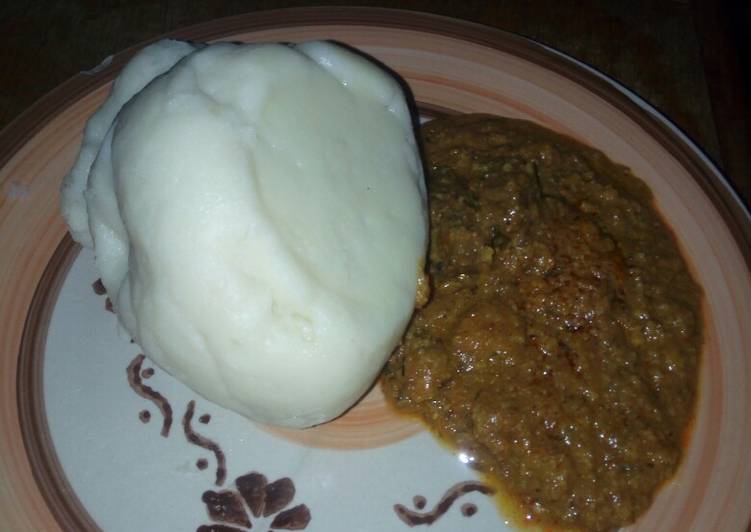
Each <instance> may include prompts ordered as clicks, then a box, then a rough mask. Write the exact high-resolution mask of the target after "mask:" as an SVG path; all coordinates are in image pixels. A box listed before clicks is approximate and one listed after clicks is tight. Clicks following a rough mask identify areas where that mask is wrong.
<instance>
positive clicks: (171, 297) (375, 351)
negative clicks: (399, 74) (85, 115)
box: [62, 41, 427, 427]
mask: <svg viewBox="0 0 751 532" xmlns="http://www.w3.org/2000/svg"><path fill="white" fill-rule="evenodd" d="M62 198H63V200H62V205H63V214H64V215H65V218H66V220H67V222H68V224H69V227H70V229H71V233H72V234H73V236H74V238H75V239H76V240H78V241H79V242H81V243H82V244H84V245H86V246H90V247H93V250H94V252H95V255H96V265H97V267H98V269H99V271H100V273H101V279H102V282H103V284H104V286H105V287H106V290H107V294H108V296H109V298H110V299H111V301H112V304H113V307H114V309H115V311H116V313H117V315H118V318H119V321H120V323H121V324H122V326H123V327H124V328H125V330H126V331H127V333H128V334H129V335H130V336H131V337H132V338H133V339H134V340H135V341H136V342H137V343H138V344H139V345H140V346H141V347H142V348H143V350H144V352H145V353H146V355H148V356H149V357H150V358H151V359H152V360H153V361H154V362H156V363H157V364H159V365H160V366H161V367H163V368H164V369H165V370H167V371H168V372H170V373H171V374H172V375H174V376H175V377H177V378H178V379H180V380H181V381H182V382H184V383H185V384H187V385H188V386H190V387H191V388H192V389H194V390H195V391H197V392H198V393H200V394H202V395H203V396H204V397H206V398H207V399H210V400H212V401H214V402H216V403H219V404H221V405H223V406H225V407H228V408H230V409H233V410H236V411H237V412H240V413H241V414H244V415H246V416H248V417H250V418H252V419H255V420H259V421H262V422H266V423H271V424H277V425H285V426H291V427H306V426H310V425H315V424H318V423H321V422H324V421H327V420H329V419H332V418H334V417H336V416H337V415H339V414H341V413H342V412H343V411H344V410H345V409H347V408H348V407H349V406H351V405H352V404H353V403H354V402H355V401H356V400H357V399H358V398H359V397H360V396H361V395H362V394H363V393H364V392H365V391H366V390H367V389H368V387H369V386H370V385H371V384H372V382H373V380H374V379H375V378H376V377H377V375H378V372H379V371H380V370H381V368H382V366H383V363H384V362H385V360H386V359H387V358H388V356H389V354H390V353H391V351H392V350H393V348H394V347H395V345H396V344H397V342H398V341H399V338H400V337H401V335H402V332H403V331H404V328H405V326H406V324H407V321H408V319H409V318H410V316H411V314H412V311H413V308H414V305H415V299H416V295H417V284H418V277H419V276H420V274H421V271H422V265H423V261H424V254H425V248H426V243H427V210H426V205H425V188H424V182H423V173H422V166H421V163H420V159H419V155H418V152H417V149H416V143H415V138H414V133H413V127H412V118H411V114H410V110H409V108H408V103H407V100H406V97H405V94H404V91H403V90H402V88H401V86H400V85H399V83H398V82H397V81H396V80H395V78H394V77H393V76H392V75H391V74H389V73H387V72H386V71H384V70H383V69H382V68H381V67H379V66H377V65H376V64H375V63H373V62H371V61H370V60H368V59H365V58H364V57H362V56H361V55H359V54H358V53H356V52H353V51H350V50H348V49H346V48H344V47H341V46H339V45H336V44H333V43H329V42H306V43H301V44H289V45H287V44H230V43H220V44H212V45H193V44H188V43H180V42H175V41H161V42H159V43H156V44H154V45H152V46H150V47H148V48H146V49H144V50H143V51H142V52H141V53H140V54H139V55H137V56H136V57H135V58H134V59H133V60H132V61H131V62H130V64H129V65H128V66H127V67H126V68H125V70H124V71H123V73H122V75H121V76H120V77H119V78H118V80H117V81H116V82H115V85H114V87H113V90H112V93H111V95H110V97H109V99H108V100H107V102H106V103H105V104H104V105H103V106H102V108H101V109H100V110H99V111H98V112H97V114H95V115H94V116H93V117H92V119H91V121H90V122H89V124H88V126H87V128H86V132H85V136H84V140H83V147H82V150H81V154H80V156H79V158H78V161H77V162H76V164H75V166H74V167H73V169H72V171H71V173H70V175H68V176H67V177H66V178H65V182H64V184H63V188H62Z"/></svg>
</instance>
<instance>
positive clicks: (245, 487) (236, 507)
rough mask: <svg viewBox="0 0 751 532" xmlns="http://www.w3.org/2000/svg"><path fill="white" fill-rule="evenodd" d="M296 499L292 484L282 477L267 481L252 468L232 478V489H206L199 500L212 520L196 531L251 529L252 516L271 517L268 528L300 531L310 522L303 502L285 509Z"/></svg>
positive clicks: (220, 531) (238, 531) (308, 511)
mask: <svg viewBox="0 0 751 532" xmlns="http://www.w3.org/2000/svg"><path fill="white" fill-rule="evenodd" d="M294 498H295V484H294V482H292V480H291V479H290V478H287V477H284V478H280V479H278V480H275V481H274V482H271V483H269V482H268V480H267V479H266V477H265V476H264V475H262V474H261V473H258V472H255V471H252V472H250V473H248V474H245V475H241V476H239V477H237V478H236V479H235V489H234V490H223V491H219V492H216V491H212V490H208V491H205V492H204V494H203V496H202V497H201V499H202V500H203V502H204V504H206V511H207V513H208V516H209V519H211V520H212V521H213V523H211V524H208V525H201V526H199V527H198V528H197V529H196V532H244V531H245V530H249V529H251V528H253V523H252V520H251V518H253V519H256V520H257V521H258V520H262V519H264V518H265V519H266V520H268V519H271V523H270V524H267V525H266V526H267V527H268V528H269V529H270V530H303V529H304V528H306V527H307V526H308V523H310V519H311V515H310V510H309V509H308V507H307V506H306V505H304V504H298V505H297V506H293V507H292V508H289V509H286V508H287V506H289V505H290V504H291V503H292V500H293V499H294Z"/></svg>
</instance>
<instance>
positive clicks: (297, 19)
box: [0, 7, 751, 526]
mask: <svg viewBox="0 0 751 532" xmlns="http://www.w3.org/2000/svg"><path fill="white" fill-rule="evenodd" d="M394 17H396V18H394ZM337 23H341V24H343V25H346V26H368V27H384V28H389V29H405V30H413V31H419V32H423V33H432V34H438V35H441V36H443V37H447V36H448V37H454V38H457V39H461V40H464V41H467V42H472V43H474V44H479V45H482V46H486V47H488V48H491V49H493V50H497V51H502V52H507V53H512V54H513V55H515V56H517V57H520V58H522V59H524V60H527V61H530V62H532V63H534V64H536V65H538V66H542V67H543V68H545V69H547V70H550V71H553V72H555V73H558V74H561V75H562V76H564V77H566V78H568V79H571V80H573V81H574V82H575V83H577V84H579V85H581V86H583V87H584V88H585V89H587V90H588V91H590V92H592V93H594V94H595V95H596V96H598V97H600V98H602V99H603V100H604V101H606V102H608V103H611V104H613V105H614V106H615V107H616V108H617V109H618V110H619V111H620V112H621V113H623V114H624V115H625V116H627V117H629V118H631V119H632V120H633V121H634V122H636V124H637V125H638V126H639V127H640V129H643V130H644V131H645V134H647V135H648V136H650V137H652V138H653V139H655V140H656V141H657V142H658V143H659V144H660V145H661V146H662V147H663V148H665V149H666V150H667V151H668V152H669V153H671V154H672V155H673V156H674V157H676V158H678V155H680V156H681V157H680V158H678V162H679V164H680V165H681V166H683V167H684V168H686V170H687V172H688V173H689V174H690V175H691V176H692V178H693V179H694V180H695V181H696V182H697V184H698V185H699V186H700V187H701V188H702V191H703V192H704V194H705V195H706V196H707V197H708V199H709V200H710V202H711V203H712V205H713V206H714V207H715V208H716V209H717V210H718V212H719V213H720V215H721V217H722V219H723V221H724V223H725V224H726V226H727V227H728V229H729V230H730V232H731V234H732V237H733V240H734V242H735V244H736V245H737V246H738V248H739V251H740V252H741V255H742V256H743V258H744V260H745V263H746V267H747V269H749V270H751V211H749V209H748V207H747V206H746V205H745V204H744V203H743V201H742V200H741V198H740V196H739V195H738V194H737V193H736V192H735V191H734V190H733V187H732V184H731V183H730V181H729V180H728V179H727V177H725V176H724V174H723V173H722V172H720V170H719V169H718V168H717V167H716V165H714V163H713V162H712V161H711V159H709V158H708V156H707V155H706V154H705V153H704V152H703V151H702V150H701V148H699V147H698V146H697V145H696V144H695V143H694V142H693V141H692V140H691V139H690V137H688V136H687V135H686V134H685V133H684V132H682V131H681V130H680V128H678V127H677V126H676V125H675V124H674V123H672V122H671V121H670V119H669V118H667V117H666V116H665V115H663V114H662V113H661V112H660V111H659V110H657V109H656V108H654V107H653V106H652V105H651V104H649V103H647V102H645V101H644V100H642V99H641V98H640V97H639V96H638V95H636V94H635V93H633V92H632V91H630V90H629V89H628V88H626V87H624V86H623V85H621V84H620V83H619V82H617V81H615V80H613V79H612V78H610V77H608V76H606V75H605V74H603V73H601V72H599V71H597V70H596V69H593V68H592V67H591V66H589V65H586V64H584V63H582V62H581V61H578V60H576V59H575V58H573V57H571V56H568V55H567V54H565V53H563V52H560V51H558V50H555V49H553V48H551V47H548V46H546V45H543V44H541V43H538V42H536V41H534V40H531V39H528V38H526V37H523V36H520V35H517V34H514V33H510V32H507V31H504V30H500V29H496V28H491V27H488V26H484V25H481V24H477V23H473V22H469V21H464V20H460V19H454V18H450V17H445V16H440V15H434V14H431V13H424V12H416V11H408V10H399V9H387V8H369V7H347V8H341V7H305V8H288V9H278V10H270V11H262V12H252V13H246V14H241V15H234V16H230V17H224V18H220V19H215V20H212V21H208V22H203V23H199V24H196V25H193V26H188V27H185V28H182V29H178V30H175V31H172V32H169V33H166V34H164V35H160V36H158V37H155V38H153V39H149V40H147V41H143V42H141V43H139V44H136V45H134V46H131V47H129V48H127V49H126V50H123V51H122V52H118V53H116V54H114V55H113V56H112V61H111V62H110V63H109V64H108V65H107V66H106V67H104V68H103V69H101V70H100V71H99V72H97V73H95V74H88V73H79V74H76V75H75V76H73V77H72V78H70V79H69V80H67V81H65V82H63V83H62V84H60V85H58V86H57V87H56V88H54V89H52V90H51V91H50V92H48V93H47V94H46V95H44V96H43V97H42V98H40V99H39V100H37V102H36V103H35V104H33V105H32V106H31V107H29V108H28V109H27V110H26V111H24V112H23V113H22V114H21V115H20V116H18V117H17V118H16V119H14V120H13V121H12V122H11V123H10V124H8V126H6V127H5V128H4V129H3V130H2V131H0V168H1V167H3V166H5V164H6V163H7V162H8V161H9V160H10V159H11V158H12V157H13V156H14V155H15V153H17V152H18V151H19V150H20V149H21V148H22V147H23V146H24V145H25V144H26V143H27V142H28V141H29V140H30V139H31V138H33V137H34V135H35V134H36V133H37V132H38V131H40V130H41V129H43V128H44V126H45V125H47V124H48V123H49V122H50V121H52V120H54V118H55V117H56V116H57V115H58V114H59V113H60V112H61V111H62V110H63V109H65V108H67V106H68V105H70V104H71V103H74V102H75V101H77V100H78V99H80V98H81V97H83V96H85V95H87V94H89V93H90V92H92V91H94V90H97V89H99V88H101V87H102V86H103V85H105V84H106V83H108V82H110V81H111V80H112V79H114V77H115V76H116V75H117V73H118V72H119V71H120V69H121V68H122V66H124V64H125V63H126V62H127V61H128V60H129V59H130V57H132V56H133V55H134V54H135V53H136V52H137V51H138V50H139V49H141V48H142V47H143V46H146V45H148V44H149V43H151V42H154V41H156V40H158V39H161V38H165V37H168V38H189V39H192V40H207V41H209V40H216V39H221V38H222V37H226V36H230V35H232V34H237V33H248V32H253V31H261V30H264V29H280V28H290V27H295V26H303V25H304V26H320V25H332V24H337ZM520 51H522V52H523V51H526V52H528V53H519V52H520ZM551 55H555V56H556V60H554V61H551ZM546 59H547V60H546ZM552 67H557V68H552ZM574 73H576V74H580V75H581V77H579V76H573V75H572V74H574ZM635 115H636V116H635ZM699 177H701V178H702V179H699ZM65 238H69V237H68V236H66V237H65ZM64 243H65V239H63V241H61V242H60V244H59V246H58V248H57V249H56V251H55V256H56V255H57V254H58V251H59V249H60V248H62V247H64V246H63V244H64ZM75 255H76V254H73V256H75ZM53 262H54V261H53V260H52V259H51V260H50V261H49V262H48V264H47V266H46V268H45V275H46V272H47V268H49V267H50V264H52V263H53ZM43 278H44V276H43V277H42V278H40V280H39V281H38V283H37V287H36V290H35V295H34V298H33V299H32V303H31V305H30V306H29V308H28V309H26V312H25V316H26V322H25V324H24V330H23V338H25V337H26V335H27V323H28V320H29V316H30V315H31V312H32V309H33V305H34V301H36V300H37V297H36V294H37V291H39V289H40V287H41V286H42V282H43ZM47 297H49V296H46V297H44V298H43V299H47ZM45 330H46V328H45ZM23 343H24V342H22V346H23ZM17 354H20V350H19V352H18V353H17ZM20 378H21V376H20V370H19V373H18V374H17V379H20ZM16 391H18V388H17V390H16ZM24 446H26V442H25V441H24ZM27 459H28V454H27ZM36 485H37V487H39V482H36ZM45 500H46V497H45ZM749 513H751V510H750V511H749ZM53 516H54V517H55V519H56V521H57V523H58V525H60V526H64V525H65V523H62V522H61V521H60V519H59V515H58V514H57V513H54V512H53ZM747 517H748V516H747Z"/></svg>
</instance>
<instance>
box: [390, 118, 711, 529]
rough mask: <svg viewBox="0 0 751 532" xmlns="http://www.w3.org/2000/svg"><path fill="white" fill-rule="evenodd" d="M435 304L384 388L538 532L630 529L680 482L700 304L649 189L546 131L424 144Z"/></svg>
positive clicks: (462, 133) (455, 121)
mask: <svg viewBox="0 0 751 532" xmlns="http://www.w3.org/2000/svg"><path fill="white" fill-rule="evenodd" d="M423 141H424V149H425V156H426V162H427V169H428V188H429V197H430V219H431V241H430V242H431V244H430V256H429V264H428V269H429V273H430V276H431V282H432V295H431V300H430V302H429V303H428V304H427V305H426V306H425V307H423V308H422V309H420V310H419V311H417V313H416V314H415V316H414V318H413V320H412V323H411V325H410V327H409V329H408V331H407V333H406V336H405V338H404V341H403V345H401V347H400V348H399V349H398V350H397V351H396V353H395V354H394V355H393V357H392V358H391V359H390V361H389V362H388V364H387V366H386V368H385V370H384V380H383V384H384V389H385V390H386V395H387V396H389V397H390V398H391V399H392V400H393V401H394V403H395V405H396V406H397V407H398V408H399V409H401V410H402V411H405V412H408V413H411V414H415V415H418V416H420V417H421V418H422V419H423V420H424V421H425V422H426V423H427V424H428V426H429V427H430V428H431V429H432V430H433V431H434V432H436V433H437V434H438V435H439V436H440V437H441V438H442V439H443V440H445V441H446V442H448V443H449V444H450V445H451V446H453V447H455V448H456V449H461V450H462V451H463V452H465V453H466V454H467V455H469V456H471V457H472V458H473V459H474V461H473V465H474V466H476V467H477V468H478V469H479V470H480V471H482V472H484V473H485V474H486V475H487V477H488V478H489V479H492V481H493V482H496V483H497V484H498V485H499V486H500V487H501V488H502V490H503V491H504V492H505V493H507V494H508V495H510V497H511V498H512V500H514V501H517V502H518V503H519V505H520V507H521V512H522V513H521V515H522V516H523V518H524V519H527V520H529V521H531V522H534V523H537V524H540V525H545V526H551V525H552V526H558V527H561V528H573V529H586V530H610V529H613V528H617V527H619V526H622V525H626V524H628V523H631V522H633V521H634V520H635V519H636V518H637V517H638V516H639V515H640V514H641V513H642V512H644V511H645V510H646V509H647V507H648V506H649V505H650V503H651V501H652V498H653V496H654V495H655V492H656V490H657V489H658V488H659V487H660V485H661V484H662V483H663V482H664V481H665V480H666V479H668V478H669V477H670V476H671V475H672V474H673V473H674V472H675V470H676V468H677V467H678V464H679V462H680V460H681V454H682V446H683V445H682V444H683V439H684V433H685V432H686V430H687V426H688V424H689V422H690V420H691V417H692V414H693V410H694V402H695V397H696V394H697V373H698V366H699V358H700V353H701V347H702V316H701V297H702V296H701V290H700V288H699V287H698V286H697V285H696V283H695V282H694V281H693V280H692V278H691V275H690V273H689V270H688V267H687V266H686V263H685V261H684V260H683V258H682V257H681V254H680V252H679V250H678V247H677V245H676V242H675V239H674V237H673V235H672V234H671V232H670V229H669V228H668V227H667V226H666V224H665V223H664V222H663V221H662V219H661V218H660V216H659V214H658V213H657V212H656V210H655V208H654V207H653V201H652V195H651V192H650V190H649V188H648V187H647V186H646V185H645V184H644V183H643V182H642V181H641V180H639V179H637V178H636V177H634V176H633V175H632V174H631V172H630V171H629V170H628V169H627V168H624V167H622V166H619V165H616V164H614V163H612V162H611V161H609V160H608V159H607V158H606V157H605V156H604V155H603V154H602V153H601V152H599V151H597V150H594V149H592V148H589V147H587V146H584V145H582V144H580V143H578V142H575V141H573V140H572V139H570V138H567V137H564V136H561V135H559V134H556V133H554V132H552V131H548V130H546V129H544V128H542V127H540V126H537V125H535V124H532V123H529V122H525V121H519V120H511V119H506V118H499V117H492V116H487V115H464V116H458V117H450V118H442V119H438V120H435V121H433V122H430V123H429V124H427V125H426V126H425V127H424V129H423Z"/></svg>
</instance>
